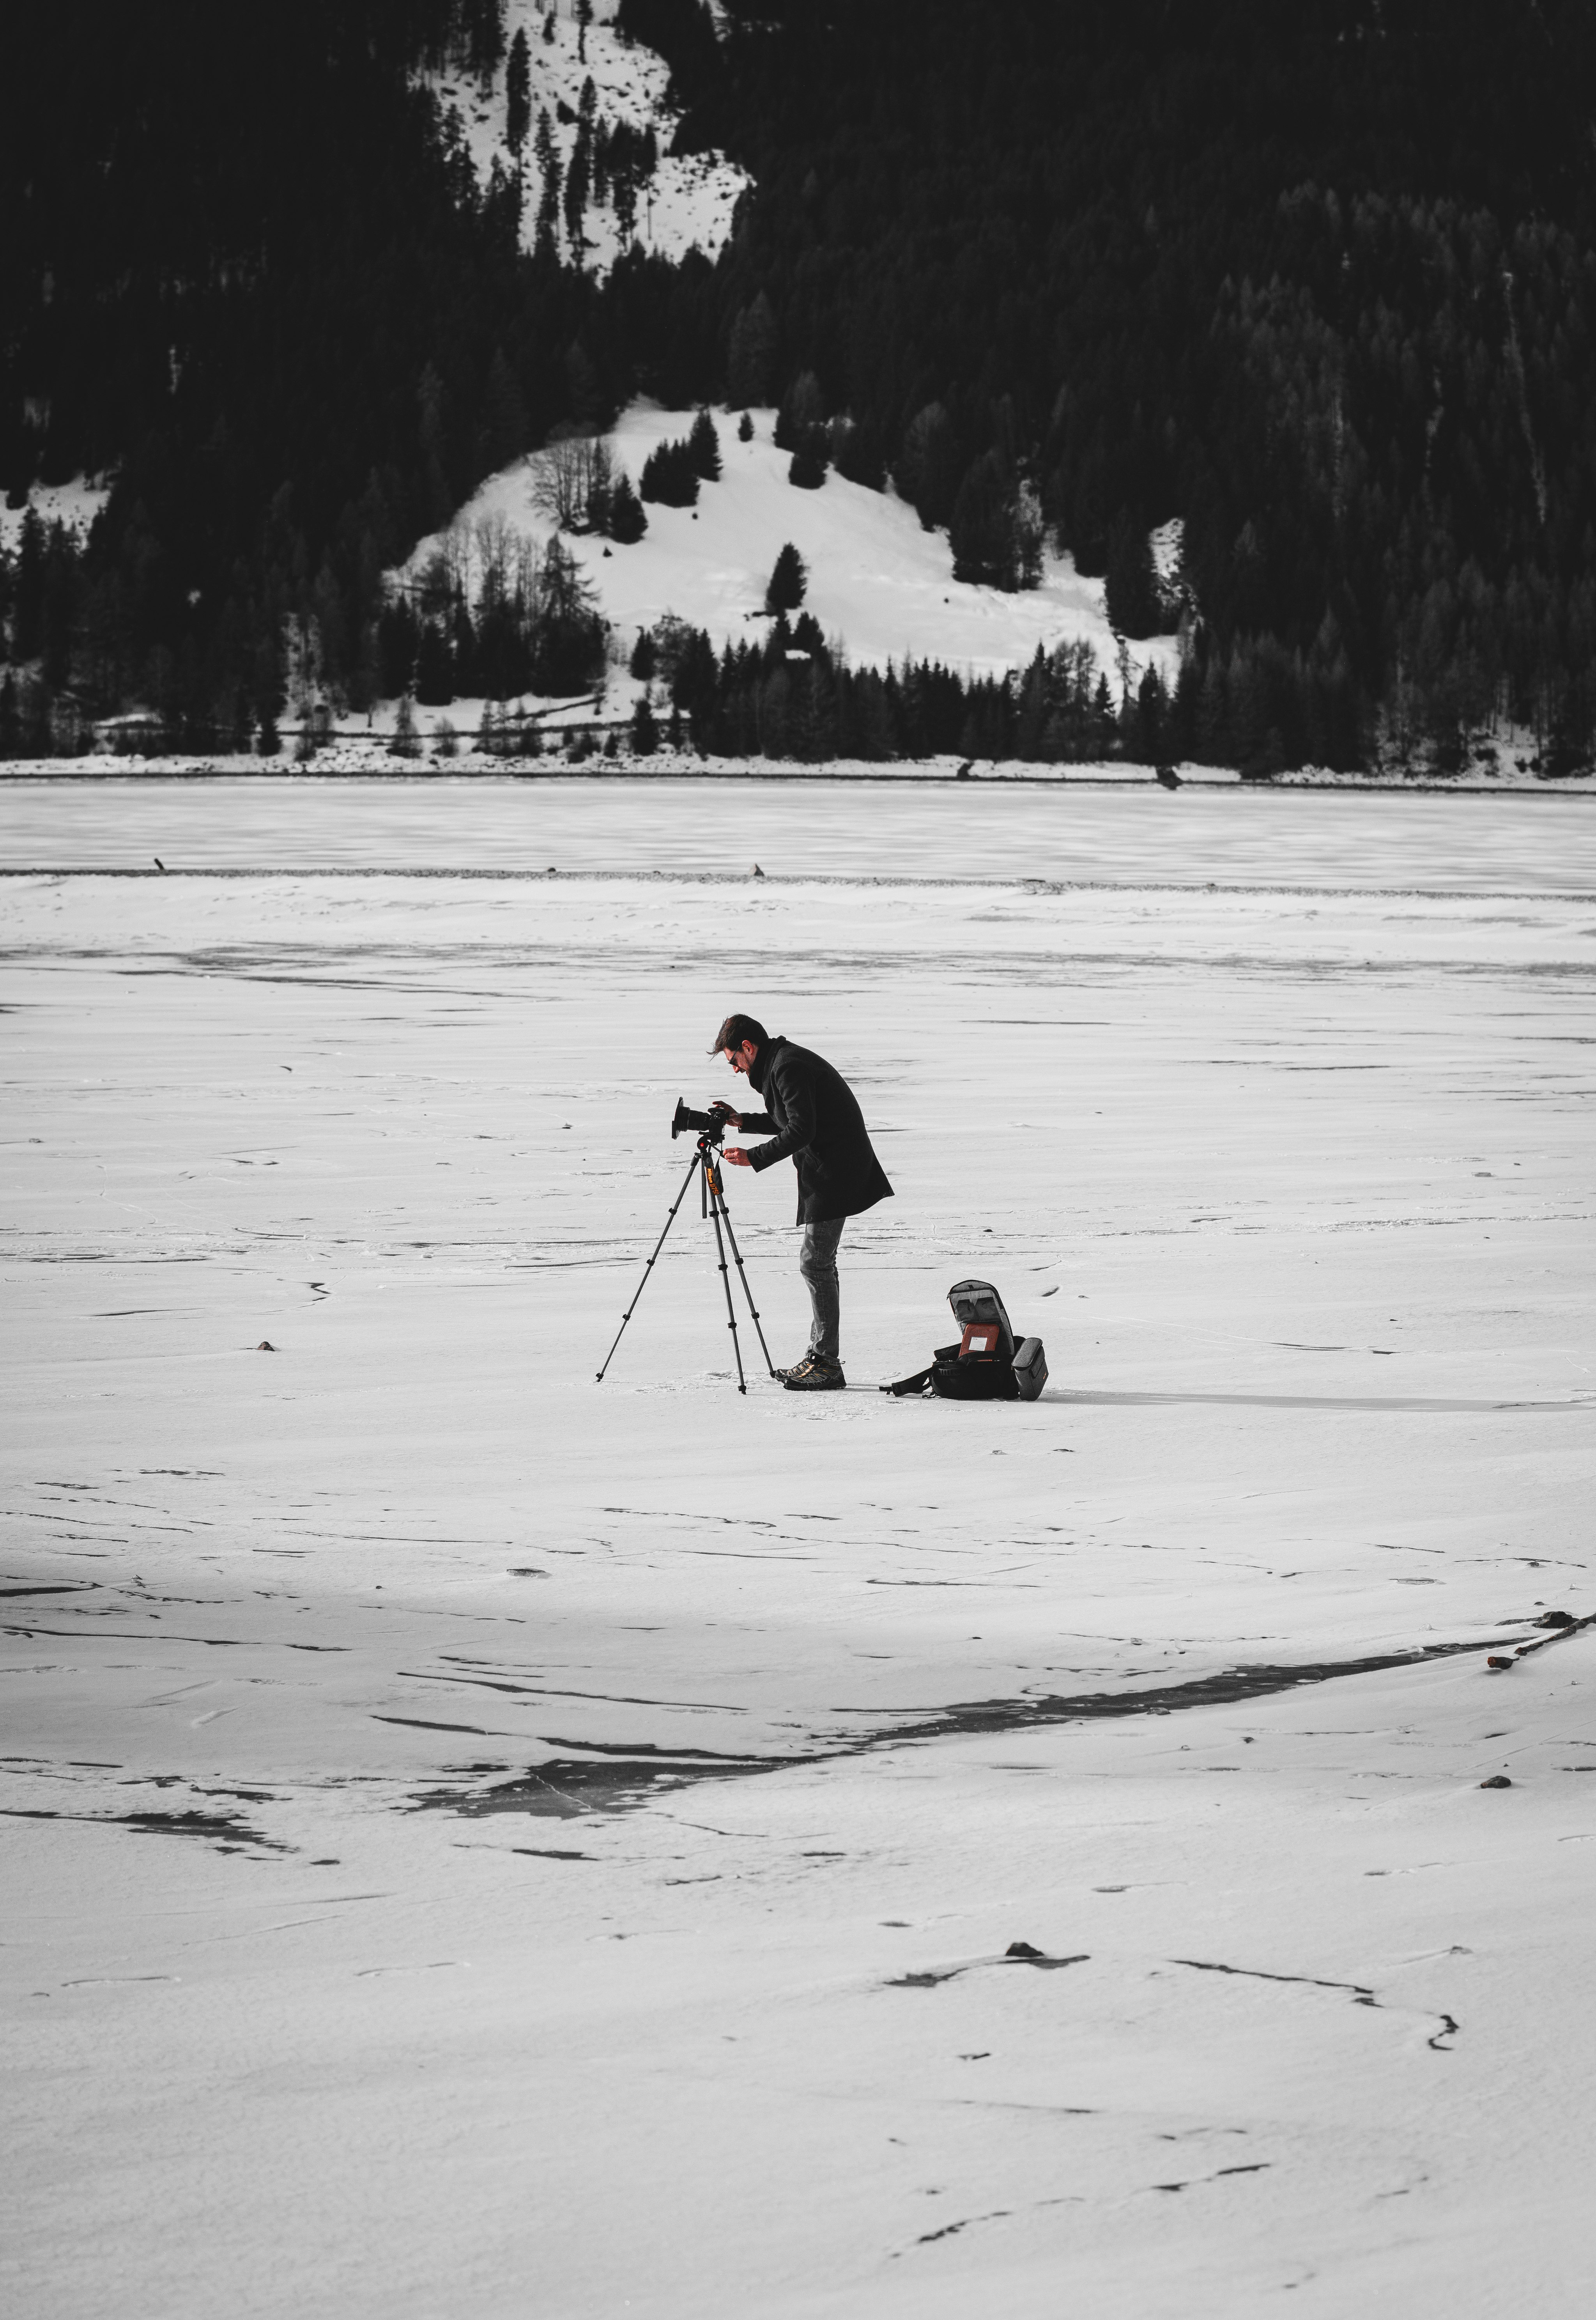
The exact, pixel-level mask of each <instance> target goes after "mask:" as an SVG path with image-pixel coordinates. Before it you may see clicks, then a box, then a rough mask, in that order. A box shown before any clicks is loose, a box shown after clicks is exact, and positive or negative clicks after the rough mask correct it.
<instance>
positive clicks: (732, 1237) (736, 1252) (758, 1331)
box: [721, 1190, 775, 1377]
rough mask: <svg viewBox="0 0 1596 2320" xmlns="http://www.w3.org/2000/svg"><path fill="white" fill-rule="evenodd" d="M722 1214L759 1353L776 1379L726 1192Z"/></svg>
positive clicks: (722, 1194) (722, 1193)
mask: <svg viewBox="0 0 1596 2320" xmlns="http://www.w3.org/2000/svg"><path fill="white" fill-rule="evenodd" d="M721 1215H722V1216H723V1217H724V1218H725V1219H726V1237H727V1239H728V1240H729V1241H730V1243H731V1254H732V1255H733V1256H734V1257H735V1258H736V1259H737V1271H738V1278H739V1280H740V1281H741V1282H742V1293H743V1295H744V1296H745V1297H746V1298H747V1299H748V1310H749V1312H750V1313H751V1314H752V1315H753V1317H754V1333H755V1335H756V1337H757V1338H758V1340H759V1351H760V1352H761V1353H762V1354H763V1355H764V1356H765V1366H766V1369H767V1370H768V1371H769V1372H770V1374H771V1376H772V1377H774V1376H775V1363H774V1362H773V1361H772V1360H771V1358H770V1347H769V1346H767V1345H766V1342H765V1332H764V1330H763V1329H762V1328H760V1327H759V1308H758V1307H757V1305H756V1304H755V1302H754V1292H753V1291H752V1290H751V1289H750V1288H749V1287H748V1272H747V1269H746V1268H745V1266H744V1264H743V1261H742V1251H741V1249H740V1248H739V1246H738V1245H737V1235H736V1234H735V1233H734V1232H733V1231H732V1229H731V1211H730V1209H729V1208H728V1207H727V1205H726V1194H725V1192H724V1190H722V1192H721Z"/></svg>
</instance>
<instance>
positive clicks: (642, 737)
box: [631, 693, 659, 757]
mask: <svg viewBox="0 0 1596 2320" xmlns="http://www.w3.org/2000/svg"><path fill="white" fill-rule="evenodd" d="M658 747H659V725H658V721H657V719H656V717H655V714H654V711H652V709H650V708H649V706H648V694H647V693H639V695H638V701H637V706H636V708H635V709H634V710H633V711H632V712H631V754H632V756H633V757H652V756H653V755H654V752H655V751H656V749H657V748H658Z"/></svg>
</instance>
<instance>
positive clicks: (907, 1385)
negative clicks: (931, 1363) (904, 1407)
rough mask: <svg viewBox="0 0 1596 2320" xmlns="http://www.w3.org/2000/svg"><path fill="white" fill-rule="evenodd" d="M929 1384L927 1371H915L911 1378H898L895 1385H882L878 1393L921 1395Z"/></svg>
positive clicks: (929, 1375)
mask: <svg viewBox="0 0 1596 2320" xmlns="http://www.w3.org/2000/svg"><path fill="white" fill-rule="evenodd" d="M930 1382H931V1373H930V1371H929V1369H925V1370H916V1371H915V1373H914V1375H913V1376H912V1377H906V1378H900V1379H899V1380H898V1382H897V1383H896V1385H884V1386H882V1387H881V1388H879V1391H881V1392H882V1393H891V1394H897V1395H899V1396H902V1395H904V1394H910V1393H923V1392H924V1391H925V1390H926V1388H927V1386H929V1383H930Z"/></svg>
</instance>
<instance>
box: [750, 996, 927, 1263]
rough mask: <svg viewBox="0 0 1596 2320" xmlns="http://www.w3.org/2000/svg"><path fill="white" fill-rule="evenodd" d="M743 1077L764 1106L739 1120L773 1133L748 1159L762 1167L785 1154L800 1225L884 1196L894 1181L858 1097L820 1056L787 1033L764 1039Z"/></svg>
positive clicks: (869, 1205)
mask: <svg viewBox="0 0 1596 2320" xmlns="http://www.w3.org/2000/svg"><path fill="white" fill-rule="evenodd" d="M748 1084H749V1086H750V1087H751V1088H752V1089H753V1090H754V1092H755V1093H756V1095H759V1096H763V1098H764V1099H765V1103H766V1110H764V1111H745V1112H744V1113H743V1115H742V1124H743V1126H744V1128H769V1129H770V1130H771V1131H772V1139H773V1140H772V1141H771V1142H770V1143H768V1144H756V1145H755V1146H753V1147H752V1149H751V1150H750V1151H749V1153H748V1160H749V1163H750V1165H752V1166H754V1167H756V1168H769V1167H772V1166H774V1165H775V1162H776V1161H778V1160H784V1159H786V1157H787V1155H789V1153H790V1154H791V1155H792V1157H793V1160H794V1162H795V1163H796V1164H797V1169H798V1222H799V1223H800V1224H801V1225H818V1224H822V1223H824V1222H825V1220H826V1219H828V1218H830V1217H857V1215H858V1214H859V1213H860V1211H861V1210H864V1209H873V1208H874V1207H875V1203H876V1201H890V1200H891V1198H892V1196H893V1188H892V1186H891V1185H890V1184H889V1183H887V1180H886V1171H885V1170H884V1168H883V1166H882V1165H881V1163H880V1161H879V1160H878V1159H877V1158H876V1156H875V1152H874V1151H873V1150H872V1148H871V1144H870V1137H869V1136H868V1134H867V1132H866V1127H865V1116H864V1114H863V1112H862V1111H861V1110H859V1105H858V1099H857V1096H856V1095H855V1094H854V1092H853V1090H852V1088H850V1087H849V1085H848V1082H847V1081H846V1080H845V1079H844V1078H843V1076H842V1074H841V1073H840V1072H839V1071H834V1070H833V1069H832V1067H831V1065H830V1064H829V1063H827V1061H826V1060H825V1058H824V1056H816V1055H812V1054H811V1052H810V1050H809V1049H808V1048H807V1047H794V1046H793V1042H792V1041H791V1040H790V1039H767V1040H766V1043H765V1045H764V1046H763V1047H761V1048H760V1050H759V1052H758V1054H757V1056H755V1058H754V1064H753V1069H752V1070H751V1071H750V1072H749V1074H748Z"/></svg>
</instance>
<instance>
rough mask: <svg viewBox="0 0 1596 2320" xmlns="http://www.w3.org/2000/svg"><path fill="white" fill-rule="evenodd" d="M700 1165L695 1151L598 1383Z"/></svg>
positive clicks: (605, 1357) (618, 1342)
mask: <svg viewBox="0 0 1596 2320" xmlns="http://www.w3.org/2000/svg"><path fill="white" fill-rule="evenodd" d="M699 1165H701V1162H700V1155H698V1154H697V1153H696V1152H695V1153H694V1155H693V1158H692V1160H691V1162H690V1163H689V1165H688V1169H687V1174H685V1176H684V1177H683V1179H682V1189H681V1191H680V1192H678V1193H677V1194H676V1199H675V1200H674V1201H672V1202H671V1204H670V1214H669V1216H668V1217H667V1219H666V1220H665V1226H664V1229H663V1230H662V1231H661V1233H660V1236H659V1238H658V1239H657V1241H656V1242H655V1244H654V1256H651V1257H650V1258H649V1259H648V1264H645V1265H644V1267H643V1277H642V1279H641V1280H640V1281H639V1283H638V1289H637V1297H634V1298H633V1299H632V1300H631V1303H630V1305H629V1306H628V1307H627V1309H626V1310H625V1312H624V1313H623V1314H622V1315H621V1328H620V1329H617V1330H616V1332H615V1345H612V1346H611V1347H610V1350H609V1352H608V1353H607V1354H606V1355H604V1369H603V1370H600V1372H599V1373H598V1382H599V1383H600V1385H603V1382H604V1370H607V1369H608V1368H609V1366H610V1364H611V1363H612V1361H613V1360H614V1358H615V1346H618V1345H619V1344H620V1343H621V1330H623V1329H624V1328H625V1327H626V1325H627V1323H628V1322H629V1321H630V1319H631V1317H632V1315H633V1314H634V1313H635V1312H636V1311H637V1310H638V1297H640V1296H641V1295H642V1293H643V1291H644V1290H645V1289H647V1287H648V1275H649V1274H650V1273H652V1272H653V1270H654V1257H655V1256H657V1255H658V1254H659V1252H660V1250H661V1249H662V1248H663V1247H664V1246H665V1236H666V1233H667V1232H669V1230H670V1228H671V1227H672V1225H673V1224H674V1223H675V1222H676V1210H678V1209H679V1208H680V1207H681V1205H682V1202H683V1201H685V1199H686V1197H687V1187H688V1185H689V1184H690V1183H692V1182H693V1172H694V1169H695V1168H697V1167H698V1166H699Z"/></svg>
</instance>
